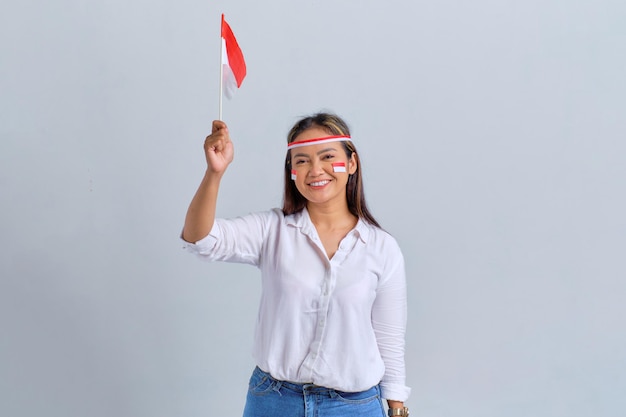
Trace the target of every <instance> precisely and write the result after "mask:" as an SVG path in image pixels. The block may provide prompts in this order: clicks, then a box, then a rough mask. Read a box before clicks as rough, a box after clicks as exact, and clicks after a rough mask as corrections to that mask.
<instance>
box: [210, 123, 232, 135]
mask: <svg viewBox="0 0 626 417" xmlns="http://www.w3.org/2000/svg"><path fill="white" fill-rule="evenodd" d="M220 130H228V126H226V123H224V122H223V121H221V120H213V125H212V126H211V133H216V132H218V131H220Z"/></svg>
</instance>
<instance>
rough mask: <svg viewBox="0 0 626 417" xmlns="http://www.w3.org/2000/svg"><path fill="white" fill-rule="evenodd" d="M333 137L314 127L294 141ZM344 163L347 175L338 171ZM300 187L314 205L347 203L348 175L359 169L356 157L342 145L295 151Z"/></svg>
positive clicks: (307, 147) (293, 150)
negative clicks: (334, 165) (340, 164)
mask: <svg viewBox="0 0 626 417" xmlns="http://www.w3.org/2000/svg"><path fill="white" fill-rule="evenodd" d="M326 136H332V135H330V134H329V133H328V132H326V131H325V130H324V129H321V128H317V127H315V128H311V129H308V130H305V131H304V132H302V133H300V134H299V135H298V136H297V137H296V139H295V140H294V142H300V141H305V140H309V139H314V138H320V137H326ZM337 163H343V164H344V166H345V172H335V170H336V169H335V168H333V164H337ZM291 167H292V169H294V170H295V174H296V178H295V180H294V182H295V185H296V188H297V189H298V191H299V192H300V194H302V195H303V196H304V198H306V199H307V201H308V202H309V203H312V204H335V203H337V204H347V201H346V184H347V183H348V175H349V174H354V173H355V172H356V169H357V163H356V158H355V157H354V155H352V156H351V157H350V158H348V156H347V155H346V152H345V151H344V148H343V145H342V144H341V142H330V143H321V144H312V145H308V146H302V147H298V148H294V149H292V150H291Z"/></svg>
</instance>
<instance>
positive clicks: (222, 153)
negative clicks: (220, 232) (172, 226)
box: [182, 120, 234, 243]
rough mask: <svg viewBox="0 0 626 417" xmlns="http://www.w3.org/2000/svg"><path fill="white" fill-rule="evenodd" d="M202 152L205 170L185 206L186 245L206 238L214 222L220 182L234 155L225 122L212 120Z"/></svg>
mask: <svg viewBox="0 0 626 417" xmlns="http://www.w3.org/2000/svg"><path fill="white" fill-rule="evenodd" d="M204 153H205V156H206V161H207V169H206V172H205V174H204V178H202V182H201V183H200V186H199V187H198V191H196V194H195V195H194V197H193V199H192V200H191V204H189V209H187V216H186V217H185V227H184V228H183V235H182V236H183V239H184V240H186V241H187V242H190V243H195V242H197V241H199V240H200V239H202V238H204V237H206V236H207V235H208V234H209V232H210V231H211V228H212V227H213V223H214V221H215V207H216V205H217V193H218V190H219V186H220V182H221V180H222V176H223V175H224V172H226V168H227V167H228V165H229V164H230V163H231V162H232V161H233V155H234V147H233V143H232V142H231V141H230V136H229V134H228V127H227V126H226V123H224V122H222V121H220V120H215V121H213V126H212V129H211V134H210V135H209V136H207V138H206V139H205V141H204Z"/></svg>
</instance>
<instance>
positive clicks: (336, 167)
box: [332, 162, 347, 172]
mask: <svg viewBox="0 0 626 417" xmlns="http://www.w3.org/2000/svg"><path fill="white" fill-rule="evenodd" d="M332 166H333V172H347V171H346V163H345V162H333V163H332Z"/></svg>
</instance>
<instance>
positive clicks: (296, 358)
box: [182, 113, 410, 417]
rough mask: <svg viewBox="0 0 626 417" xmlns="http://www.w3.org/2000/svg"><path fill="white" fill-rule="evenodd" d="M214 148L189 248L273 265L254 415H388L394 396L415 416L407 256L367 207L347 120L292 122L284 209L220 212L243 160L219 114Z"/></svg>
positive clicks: (265, 274)
mask: <svg viewBox="0 0 626 417" xmlns="http://www.w3.org/2000/svg"><path fill="white" fill-rule="evenodd" d="M204 149H205V155H206V159H207V171H206V174H205V176H204V178H203V180H202V183H201V184H200V187H199V188H198V191H197V192H196V195H195V196H194V198H193V200H192V202H191V204H190V206H189V210H188V211H187V217H186V219H185V227H184V229H183V236H182V237H183V239H184V240H185V241H186V244H185V247H186V249H187V250H189V251H190V252H192V253H195V254H197V255H199V256H201V257H203V258H205V259H208V260H215V261H226V262H239V263H248V264H251V265H254V266H256V267H258V268H259V269H260V270H261V280H262V288H263V291H262V295H261V303H260V307H259V313H258V314H259V316H258V320H257V328H256V332H255V338H254V348H253V355H254V359H255V361H256V364H257V368H256V369H255V370H254V372H253V374H252V377H251V379H250V386H249V390H248V395H247V399H246V406H245V410H244V417H252V416H255V417H259V416H272V417H273V416H276V415H281V416H286V417H292V416H293V417H305V416H313V415H320V416H322V415H323V416H329V417H332V416H340V415H341V416H351V415H353V416H363V417H374V416H375V417H381V416H384V415H385V412H384V406H383V402H382V400H383V398H384V399H387V404H388V406H389V415H396V416H407V415H408V409H407V408H406V407H404V401H405V400H406V399H407V398H408V396H409V393H410V389H409V388H408V387H407V386H406V385H405V379H406V377H405V364H404V345H405V343H404V339H405V329H406V309H407V302H406V279H405V272H404V259H403V257H402V253H401V251H400V248H399V247H398V245H397V243H396V241H395V239H394V238H393V237H391V236H390V235H389V234H387V233H386V232H385V231H383V230H382V229H381V228H380V226H379V225H378V223H377V222H376V220H375V219H374V217H373V216H372V215H371V214H370V212H369V210H368V208H367V204H366V202H365V197H364V193H363V182H362V177H361V169H362V167H361V163H360V160H359V157H358V154H357V152H356V149H355V147H354V144H353V143H352V138H351V137H350V131H349V129H348V127H347V125H346V124H345V122H344V121H343V120H341V119H340V118H339V117H338V116H336V115H332V114H327V113H318V114H315V115H313V116H310V117H307V118H304V119H302V120H300V121H299V122H298V123H296V125H295V126H294V127H293V128H292V129H291V131H290V132H289V135H288V145H287V155H286V159H285V195H284V202H283V203H284V204H283V208H282V210H279V209H274V210H270V211H267V212H263V213H254V214H250V215H247V216H244V217H238V218H235V219H215V207H216V202H217V194H218V188H219V185H220V181H221V178H222V175H223V174H224V172H225V171H226V168H227V167H228V165H229V164H230V163H231V162H232V160H233V144H232V142H231V140H230V136H229V134H228V128H227V127H226V124H225V123H224V122H221V121H215V122H213V131H212V133H211V135H209V136H208V137H207V138H206V140H205V144H204Z"/></svg>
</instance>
